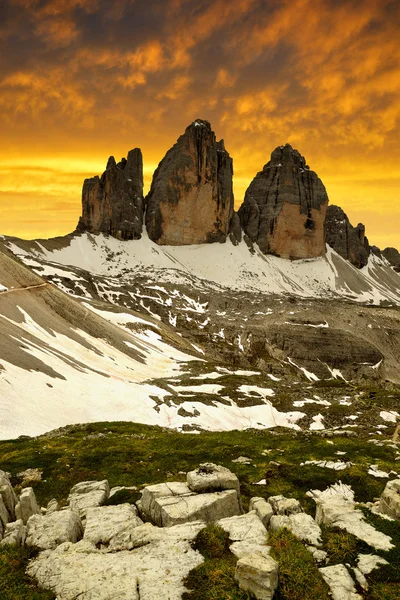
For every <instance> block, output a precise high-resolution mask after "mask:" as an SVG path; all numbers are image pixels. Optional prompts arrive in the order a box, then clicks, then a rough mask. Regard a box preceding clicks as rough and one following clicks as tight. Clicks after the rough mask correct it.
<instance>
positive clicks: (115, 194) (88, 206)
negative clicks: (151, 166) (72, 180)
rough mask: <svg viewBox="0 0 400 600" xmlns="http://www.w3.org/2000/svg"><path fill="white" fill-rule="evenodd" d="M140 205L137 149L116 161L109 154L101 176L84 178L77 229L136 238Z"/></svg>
mask: <svg viewBox="0 0 400 600" xmlns="http://www.w3.org/2000/svg"><path fill="white" fill-rule="evenodd" d="M143 208H144V202H143V159H142V152H141V150H140V149H139V148H135V149H134V150H130V151H129V153H128V159H126V158H123V159H122V160H121V162H119V163H118V164H116V162H115V159H114V157H113V156H110V158H109V159H108V161H107V166H106V170H105V171H104V173H103V175H102V176H101V177H98V176H96V177H91V178H90V179H85V181H84V184H83V189H82V216H81V217H80V219H79V223H78V226H77V231H88V232H90V233H105V234H107V235H112V236H114V237H116V238H118V239H120V240H132V239H139V238H140V237H141V234H142V228H143Z"/></svg>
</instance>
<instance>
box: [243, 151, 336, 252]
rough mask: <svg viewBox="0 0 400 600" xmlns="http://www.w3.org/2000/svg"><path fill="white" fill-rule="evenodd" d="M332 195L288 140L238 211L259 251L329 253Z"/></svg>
mask: <svg viewBox="0 0 400 600" xmlns="http://www.w3.org/2000/svg"><path fill="white" fill-rule="evenodd" d="M327 206H328V196H327V193H326V190H325V187H324V185H323V183H322V181H321V180H320V179H319V177H318V176H317V174H316V173H314V171H311V170H310V168H309V167H308V165H306V162H305V159H304V157H303V156H301V154H300V153H299V152H298V151H297V150H294V149H293V148H292V147H291V146H290V145H289V144H286V145H285V146H279V147H278V148H276V149H275V150H274V151H273V152H272V154H271V160H270V161H269V162H268V163H267V164H266V165H265V166H264V168H263V170H262V171H260V172H259V173H257V175H256V177H255V178H254V179H253V181H252V182H251V184H250V186H249V188H248V189H247V191H246V195H245V198H244V202H243V204H242V206H241V207H240V209H239V217H240V222H241V224H242V227H243V230H244V232H245V233H246V235H247V236H248V237H249V238H250V239H251V240H252V241H253V242H256V243H257V244H258V246H259V247H260V249H261V251H262V252H264V253H265V254H266V253H272V254H276V255H278V256H281V257H283V258H292V259H298V258H312V257H316V256H322V255H323V254H325V251H326V249H325V241H324V219H325V214H326V209H327Z"/></svg>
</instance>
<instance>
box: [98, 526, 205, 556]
mask: <svg viewBox="0 0 400 600" xmlns="http://www.w3.org/2000/svg"><path fill="white" fill-rule="evenodd" d="M205 526H206V524H205V523H204V522H203V521H193V522H191V523H184V524H182V525H173V526H172V527H156V526H155V525H152V524H151V523H144V524H143V525H139V526H138V527H133V528H129V527H127V528H126V529H124V530H122V531H120V532H119V533H118V534H116V535H115V536H114V537H113V538H112V539H111V541H110V544H109V546H108V548H107V551H108V552H116V551H118V552H119V551H121V550H132V549H134V548H140V547H141V546H146V545H147V544H152V543H158V542H171V543H172V542H174V541H177V542H179V541H188V542H192V541H193V540H194V538H195V537H196V535H197V534H198V533H199V531H200V530H201V529H203V528H204V527H205Z"/></svg>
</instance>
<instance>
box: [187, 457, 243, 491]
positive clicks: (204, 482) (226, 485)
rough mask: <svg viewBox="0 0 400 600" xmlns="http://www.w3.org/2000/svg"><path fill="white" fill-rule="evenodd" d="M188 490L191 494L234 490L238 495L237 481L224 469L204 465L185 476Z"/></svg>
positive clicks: (219, 466)
mask: <svg viewBox="0 0 400 600" xmlns="http://www.w3.org/2000/svg"><path fill="white" fill-rule="evenodd" d="M186 478H187V483H188V486H189V488H190V489H191V490H192V491H193V492H198V493H202V492H212V491H220V490H236V491H237V493H238V496H239V494H240V484H239V479H238V478H237V477H236V475H235V474H234V473H232V472H231V471H230V470H229V469H227V468H226V467H222V466H221V465H214V464H213V463H204V464H202V465H199V467H198V468H197V469H196V470H195V471H189V473H188V474H187V476H186Z"/></svg>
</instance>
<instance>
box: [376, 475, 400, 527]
mask: <svg viewBox="0 0 400 600" xmlns="http://www.w3.org/2000/svg"><path fill="white" fill-rule="evenodd" d="M378 510H379V512H381V513H383V514H385V515H388V516H389V517H392V519H398V520H400V479H392V481H388V482H387V484H386V487H385V489H384V490H383V492H382V495H381V498H380V501H379V508H378Z"/></svg>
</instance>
